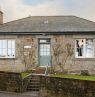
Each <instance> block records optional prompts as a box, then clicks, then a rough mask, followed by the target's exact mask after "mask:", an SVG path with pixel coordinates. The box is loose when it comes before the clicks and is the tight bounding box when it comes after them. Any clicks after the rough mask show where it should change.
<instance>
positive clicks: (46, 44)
mask: <svg viewBox="0 0 95 97" xmlns="http://www.w3.org/2000/svg"><path fill="white" fill-rule="evenodd" d="M39 44H40V56H50V39H40V40H39Z"/></svg>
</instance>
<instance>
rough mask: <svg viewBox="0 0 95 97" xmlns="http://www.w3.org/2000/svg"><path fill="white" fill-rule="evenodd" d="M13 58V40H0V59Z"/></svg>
mask: <svg viewBox="0 0 95 97" xmlns="http://www.w3.org/2000/svg"><path fill="white" fill-rule="evenodd" d="M13 57H15V40H0V58H13Z"/></svg>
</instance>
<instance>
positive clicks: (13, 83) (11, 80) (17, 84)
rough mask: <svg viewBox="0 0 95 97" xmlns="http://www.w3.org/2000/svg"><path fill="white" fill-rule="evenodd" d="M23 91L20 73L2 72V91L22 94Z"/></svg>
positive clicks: (0, 89)
mask: <svg viewBox="0 0 95 97" xmlns="http://www.w3.org/2000/svg"><path fill="white" fill-rule="evenodd" d="M22 89H23V86H22V78H21V74H20V73H12V72H0V91H8V92H22Z"/></svg>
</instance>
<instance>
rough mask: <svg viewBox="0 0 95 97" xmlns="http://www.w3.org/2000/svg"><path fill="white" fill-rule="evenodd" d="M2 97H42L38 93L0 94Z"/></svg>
mask: <svg viewBox="0 0 95 97" xmlns="http://www.w3.org/2000/svg"><path fill="white" fill-rule="evenodd" d="M0 97H40V96H39V93H38V92H26V93H7V92H0Z"/></svg>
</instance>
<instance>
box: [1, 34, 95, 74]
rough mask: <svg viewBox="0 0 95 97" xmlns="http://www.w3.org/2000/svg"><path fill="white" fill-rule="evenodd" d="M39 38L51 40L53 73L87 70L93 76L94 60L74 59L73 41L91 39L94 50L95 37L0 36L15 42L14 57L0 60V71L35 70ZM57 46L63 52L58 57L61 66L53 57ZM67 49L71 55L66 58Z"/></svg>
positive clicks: (94, 70) (94, 72) (94, 69)
mask: <svg viewBox="0 0 95 97" xmlns="http://www.w3.org/2000/svg"><path fill="white" fill-rule="evenodd" d="M39 38H50V39H51V56H52V66H53V68H54V70H55V71H61V68H62V69H63V70H64V71H66V72H68V73H78V74H79V73H80V71H81V70H88V71H89V73H90V74H95V58H84V59H79V58H78V59H76V58H75V55H74V52H75V39H79V38H82V39H85V38H93V39H94V49H95V35H54V36H52V35H51V36H50V35H47V36H41V35H35V36H34V35H33V36H32V35H17V36H16V35H12V36H11V35H2V36H0V39H15V40H16V57H15V58H12V59H9V58H0V71H10V72H22V71H25V70H27V69H28V68H36V67H37V66H38V65H39V63H38V60H39V59H38V39H39ZM25 46H30V47H31V48H24V47H25ZM58 46H59V47H60V48H61V49H62V50H63V51H62V50H61V53H62V54H61V55H60V57H59V59H60V62H61V63H62V64H63V65H62V66H60V65H58V64H57V63H56V58H55V56H54V49H55V48H56V47H58ZM67 47H69V48H70V53H71V54H70V55H69V57H66V56H67V55H68V49H67ZM94 51H95V50H94ZM94 54H95V52H94ZM66 58H67V59H66ZM65 59H66V61H65ZM64 63H65V64H64Z"/></svg>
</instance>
